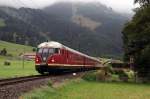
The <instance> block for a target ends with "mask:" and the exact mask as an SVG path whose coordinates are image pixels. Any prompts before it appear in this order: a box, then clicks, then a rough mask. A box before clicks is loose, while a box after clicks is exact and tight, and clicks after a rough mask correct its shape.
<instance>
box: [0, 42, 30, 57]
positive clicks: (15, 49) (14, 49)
mask: <svg viewBox="0 0 150 99" xmlns="http://www.w3.org/2000/svg"><path fill="white" fill-rule="evenodd" d="M3 48H6V50H7V52H8V54H11V55H12V56H13V57H18V56H19V55H20V54H21V53H23V52H32V49H33V47H31V46H25V45H20V44H14V43H9V42H5V41H0V50H2V49H3Z"/></svg>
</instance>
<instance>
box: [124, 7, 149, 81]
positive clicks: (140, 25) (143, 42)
mask: <svg viewBox="0 0 150 99" xmlns="http://www.w3.org/2000/svg"><path fill="white" fill-rule="evenodd" d="M123 40H124V50H125V60H126V61H128V62H129V60H130V57H132V58H133V59H134V60H133V61H134V69H135V70H136V71H137V72H138V76H140V77H146V78H148V79H149V80H150V72H149V71H150V68H149V66H150V6H147V7H144V8H138V9H137V10H136V14H135V15H134V17H133V19H132V20H131V21H130V22H128V23H127V24H126V25H125V28H124V30H123Z"/></svg>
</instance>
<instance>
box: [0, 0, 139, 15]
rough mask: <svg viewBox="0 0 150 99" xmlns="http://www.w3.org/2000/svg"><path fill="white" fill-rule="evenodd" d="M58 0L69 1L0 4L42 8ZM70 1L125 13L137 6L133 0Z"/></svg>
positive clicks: (26, 0) (27, 0)
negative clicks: (93, 4) (88, 3)
mask: <svg viewBox="0 0 150 99" xmlns="http://www.w3.org/2000/svg"><path fill="white" fill-rule="evenodd" d="M59 1H69V0H0V5H7V6H8V5H9V6H15V7H22V6H27V7H30V8H42V7H45V6H48V5H50V4H53V3H55V2H59ZM70 1H74V2H75V1H83V2H93V1H96V2H101V3H102V4H105V5H106V6H108V7H112V8H113V9H114V10H116V11H119V12H126V13H132V9H133V8H135V7H137V6H138V5H134V4H133V2H134V0H70Z"/></svg>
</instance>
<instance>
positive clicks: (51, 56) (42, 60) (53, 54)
mask: <svg viewBox="0 0 150 99" xmlns="http://www.w3.org/2000/svg"><path fill="white" fill-rule="evenodd" d="M60 47H61V44H60V43H57V42H52V41H51V42H44V43H41V44H40V45H39V46H38V48H37V52H36V58H35V68H36V70H37V71H38V72H39V73H40V74H44V73H45V72H55V71H54V68H51V67H52V66H51V67H50V66H49V64H54V63H56V62H57V61H58V60H57V57H59V49H60Z"/></svg>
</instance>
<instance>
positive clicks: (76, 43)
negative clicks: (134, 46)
mask: <svg viewBox="0 0 150 99" xmlns="http://www.w3.org/2000/svg"><path fill="white" fill-rule="evenodd" d="M0 18H1V19H3V20H4V22H5V24H6V25H5V27H0V39H2V40H6V41H11V42H17V43H21V44H22V43H23V44H30V45H37V44H38V43H39V42H43V41H46V40H55V41H58V42H60V43H63V44H65V45H66V46H69V47H71V48H74V49H77V50H80V51H81V52H83V53H87V54H90V55H93V56H100V55H105V54H107V55H120V54H121V53H122V39H121V29H122V26H123V24H124V23H125V21H126V20H128V18H127V17H124V16H123V15H120V14H118V13H116V12H114V11H113V10H112V9H110V8H107V7H106V6H104V5H102V4H96V3H66V2H60V3H56V4H53V5H51V6H48V7H46V8H44V9H42V10H39V9H29V8H20V9H15V8H9V7H1V8H0Z"/></svg>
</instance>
